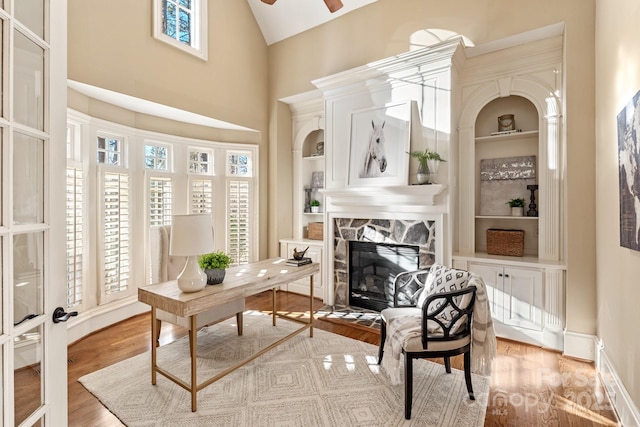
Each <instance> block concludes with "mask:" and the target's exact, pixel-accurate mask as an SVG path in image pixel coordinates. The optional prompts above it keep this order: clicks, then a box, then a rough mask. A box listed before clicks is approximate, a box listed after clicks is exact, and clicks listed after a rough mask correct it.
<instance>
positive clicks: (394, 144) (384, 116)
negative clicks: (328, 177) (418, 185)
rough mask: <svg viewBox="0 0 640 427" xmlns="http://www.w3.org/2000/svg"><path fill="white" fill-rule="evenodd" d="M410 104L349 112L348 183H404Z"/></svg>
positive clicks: (367, 184)
mask: <svg viewBox="0 0 640 427" xmlns="http://www.w3.org/2000/svg"><path fill="white" fill-rule="evenodd" d="M410 128H411V104H410V102H403V103H398V104H389V105H385V106H384V107H373V108H367V109H363V110H358V111H354V112H353V113H351V141H350V146H349V182H348V186H349V187H363V186H379V185H407V183H408V181H409V156H408V155H407V152H408V151H409V135H410Z"/></svg>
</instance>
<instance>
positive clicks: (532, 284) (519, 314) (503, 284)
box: [469, 262, 544, 331]
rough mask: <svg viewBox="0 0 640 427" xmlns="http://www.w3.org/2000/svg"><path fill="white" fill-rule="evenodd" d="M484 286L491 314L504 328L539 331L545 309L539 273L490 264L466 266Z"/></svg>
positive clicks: (473, 263) (532, 270) (470, 264)
mask: <svg viewBox="0 0 640 427" xmlns="http://www.w3.org/2000/svg"><path fill="white" fill-rule="evenodd" d="M469 271H471V272H473V273H476V274H478V275H479V276H480V277H482V279H483V280H484V282H485V284H486V285H487V294H488V297H489V302H490V303H491V313H492V316H493V318H494V319H495V320H498V321H500V322H502V323H504V324H505V325H510V326H515V327H518V328H525V329H531V330H535V331H542V326H543V325H542V312H543V307H544V295H543V290H544V287H543V276H542V271H540V270H535V269H528V268H526V269H525V268H514V267H506V266H500V265H492V264H482V263H475V262H471V263H469Z"/></svg>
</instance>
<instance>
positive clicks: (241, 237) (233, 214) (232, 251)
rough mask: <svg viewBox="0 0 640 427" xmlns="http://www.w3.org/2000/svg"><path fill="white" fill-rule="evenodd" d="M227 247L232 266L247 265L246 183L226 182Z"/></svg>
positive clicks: (248, 188)
mask: <svg viewBox="0 0 640 427" xmlns="http://www.w3.org/2000/svg"><path fill="white" fill-rule="evenodd" d="M228 195H229V199H228V206H227V215H228V224H229V229H228V231H229V234H228V247H229V250H228V252H229V256H230V257H231V259H232V260H233V263H234V264H247V263H249V257H250V235H251V233H250V231H251V227H250V225H251V218H250V201H251V198H250V195H251V193H250V184H249V182H248V181H240V180H229V181H228Z"/></svg>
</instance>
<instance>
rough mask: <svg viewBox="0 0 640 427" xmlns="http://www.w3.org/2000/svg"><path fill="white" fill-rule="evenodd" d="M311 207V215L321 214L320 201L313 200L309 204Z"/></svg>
mask: <svg viewBox="0 0 640 427" xmlns="http://www.w3.org/2000/svg"><path fill="white" fill-rule="evenodd" d="M309 206H311V213H318V212H320V201H319V200H315V199H314V200H312V201H311V202H310V203H309Z"/></svg>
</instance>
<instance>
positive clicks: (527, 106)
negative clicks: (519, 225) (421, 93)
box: [457, 76, 562, 261]
mask: <svg viewBox="0 0 640 427" xmlns="http://www.w3.org/2000/svg"><path fill="white" fill-rule="evenodd" d="M494 100H503V101H504V102H506V104H503V101H496V103H495V104H492V101H494ZM509 101H513V108H514V110H511V111H516V113H515V114H516V128H522V129H523V133H522V135H521V136H520V135H497V136H492V135H491V131H490V129H495V130H497V117H498V115H495V114H497V111H498V110H499V109H500V108H504V105H510V104H509ZM485 108H486V110H485ZM518 109H520V111H522V112H523V113H522V114H518V113H517V111H518ZM500 111H502V110H500ZM560 111H561V109H560V100H559V99H558V98H557V97H556V96H555V95H554V90H553V89H552V88H550V87H547V86H546V85H545V84H543V83H542V82H540V81H539V80H537V79H534V78H532V77H529V76H518V77H513V78H505V79H501V80H494V81H490V82H486V83H484V84H482V85H480V86H479V87H477V89H476V90H475V91H474V92H473V94H472V95H471V96H469V98H468V99H467V100H466V101H465V105H464V108H463V110H462V114H461V115H460V122H459V142H460V169H459V170H460V187H459V207H460V209H459V214H458V225H459V227H458V239H457V242H458V248H457V249H458V252H459V253H464V254H475V253H477V252H479V251H478V250H477V246H476V238H477V233H476V222H477V221H476V216H477V215H476V214H477V212H478V200H477V199H478V197H477V194H478V190H477V188H478V187H477V185H478V180H479V174H478V172H477V171H478V165H477V163H478V162H477V159H476V144H477V143H479V142H480V143H486V142H489V143H491V142H494V141H495V142H496V143H497V144H499V143H500V142H501V141H502V142H508V141H509V140H511V139H513V138H519V137H521V138H531V137H532V136H533V137H534V140H535V141H536V143H537V165H538V170H537V176H538V185H539V189H538V191H537V194H536V196H537V197H538V200H539V204H540V208H539V215H538V219H537V222H538V224H537V228H538V229H537V236H538V248H537V255H536V257H535V258H539V259H542V260H550V261H559V260H561V259H562V239H561V227H560V226H561V216H560V212H561V206H562V204H561V198H560V194H561V184H562V182H561V180H562V171H561V168H562V162H561V154H562V150H561V141H562V137H561V127H560ZM525 112H526V113H525ZM532 112H534V113H535V114H531V113H532ZM492 115H493V117H491V116H492ZM518 116H521V118H520V120H521V121H520V122H518ZM536 121H537V123H536ZM478 131H480V132H487V133H486V134H485V133H483V134H478V133H477V132H478ZM503 153H504V154H505V157H506V154H508V153H509V147H508V144H505V147H504V152H503Z"/></svg>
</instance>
